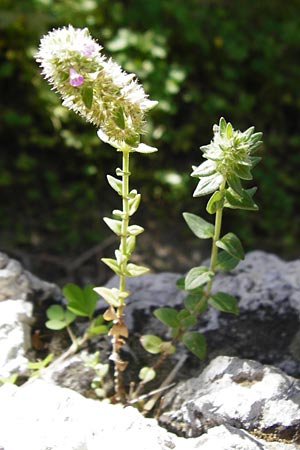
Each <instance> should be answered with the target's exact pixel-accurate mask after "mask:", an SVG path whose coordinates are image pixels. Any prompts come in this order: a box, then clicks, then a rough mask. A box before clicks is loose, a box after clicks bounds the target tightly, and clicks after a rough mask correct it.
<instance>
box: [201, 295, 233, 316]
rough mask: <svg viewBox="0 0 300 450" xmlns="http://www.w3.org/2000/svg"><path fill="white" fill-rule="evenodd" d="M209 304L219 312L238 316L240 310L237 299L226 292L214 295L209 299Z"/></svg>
mask: <svg viewBox="0 0 300 450" xmlns="http://www.w3.org/2000/svg"><path fill="white" fill-rule="evenodd" d="M208 303H209V304H210V305H212V306H213V307H214V308H216V309H218V310H219V311H223V312H227V313H232V314H238V313H239V308H238V306H237V303H238V301H237V299H236V298H234V297H232V295H229V294H226V293H225V292H218V293H217V294H214V295H212V296H211V297H209V299H208Z"/></svg>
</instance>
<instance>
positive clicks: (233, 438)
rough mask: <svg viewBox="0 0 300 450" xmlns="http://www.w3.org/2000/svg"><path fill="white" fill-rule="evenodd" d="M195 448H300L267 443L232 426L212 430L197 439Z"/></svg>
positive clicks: (254, 449)
mask: <svg viewBox="0 0 300 450" xmlns="http://www.w3.org/2000/svg"><path fill="white" fill-rule="evenodd" d="M191 440H193V439H191ZM194 448H195V449H196V448H197V449H200V450H296V449H297V448H299V446H297V445H296V446H295V444H285V443H283V442H267V441H264V440H262V439H258V438H256V437H255V436H253V435H251V434H249V433H247V432H246V431H244V430H238V429H237V428H234V427H231V426H230V425H220V426H217V427H214V428H210V429H209V430H208V431H207V433H205V434H203V435H202V436H201V437H200V438H198V439H195V447H194Z"/></svg>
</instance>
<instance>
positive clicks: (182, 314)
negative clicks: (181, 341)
mask: <svg viewBox="0 0 300 450" xmlns="http://www.w3.org/2000/svg"><path fill="white" fill-rule="evenodd" d="M177 317H178V320H179V322H180V328H183V329H186V328H189V327H192V326H193V325H195V324H196V323H197V319H196V316H195V315H192V314H191V313H190V311H188V310H187V309H182V310H181V311H179V313H178V314H177Z"/></svg>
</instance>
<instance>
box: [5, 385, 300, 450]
mask: <svg viewBox="0 0 300 450" xmlns="http://www.w3.org/2000/svg"><path fill="white" fill-rule="evenodd" d="M0 403H1V409H0V424H1V428H0V449H4V450H17V449H22V450H99V449H100V448H112V449H120V448H122V449H123V448H124V449H127V448H130V449H132V450H169V449H175V450H194V449H201V450H215V449H218V450H295V449H296V448H298V447H296V446H295V445H290V444H283V443H268V442H266V441H264V440H262V439H258V438H256V437H254V436H252V435H250V434H249V433H247V432H245V431H243V430H238V429H236V428H233V427H231V426H225V425H222V426H217V427H215V428H212V429H210V430H209V431H208V433H207V434H204V435H202V436H201V437H199V438H192V439H184V438H181V437H177V436H176V435H175V434H172V433H169V432H167V431H166V430H165V429H163V428H161V427H159V426H158V424H157V422H156V421H155V420H154V419H146V418H144V417H143V416H142V415H141V414H140V413H139V412H138V411H137V410H136V409H134V408H132V407H126V408H124V407H122V406H120V405H110V404H107V403H105V402H98V401H95V400H89V399H86V398H84V397H82V396H81V395H80V394H78V393H76V392H74V391H72V390H70V389H67V388H60V387H57V386H53V385H51V384H48V383H46V382H44V381H41V380H35V381H31V382H29V383H27V384H25V385H23V386H22V387H19V388H18V387H16V386H13V385H4V386H3V387H2V388H0Z"/></svg>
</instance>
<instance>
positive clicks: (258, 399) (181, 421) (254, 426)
mask: <svg viewBox="0 0 300 450" xmlns="http://www.w3.org/2000/svg"><path fill="white" fill-rule="evenodd" d="M162 408H163V410H164V411H166V410H167V411H168V412H164V414H162V416H161V418H160V421H161V423H164V424H166V425H169V429H171V430H173V431H174V430H176V431H177V432H179V433H181V434H182V435H187V436H193V437H195V436H199V435H201V434H202V433H203V432H206V431H207V430H208V429H210V428H213V427H216V426H218V425H230V426H232V427H236V428H241V429H244V430H247V431H254V430H256V431H260V432H261V433H264V434H266V435H271V434H272V435H276V436H277V437H279V438H282V439H284V438H287V439H291V440H292V441H293V442H298V443H300V380H296V379H295V378H292V377H290V376H288V375H286V374H285V373H284V372H282V371H281V370H279V369H276V368H274V367H272V366H264V365H262V364H260V363H258V362H256V361H250V360H241V359H238V358H232V357H231V358H230V357H224V356H219V357H218V358H216V359H214V360H213V361H212V362H211V363H210V365H209V366H208V367H207V368H206V369H205V370H204V371H203V372H202V373H201V374H200V375H199V377H197V378H192V379H190V380H188V381H186V382H184V383H181V384H179V385H178V386H176V388H174V389H172V390H171V391H170V392H169V393H168V394H167V395H166V396H165V399H164V404H163V407H162Z"/></svg>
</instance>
